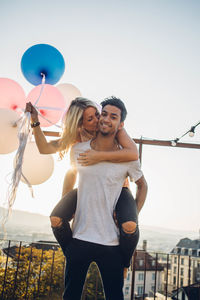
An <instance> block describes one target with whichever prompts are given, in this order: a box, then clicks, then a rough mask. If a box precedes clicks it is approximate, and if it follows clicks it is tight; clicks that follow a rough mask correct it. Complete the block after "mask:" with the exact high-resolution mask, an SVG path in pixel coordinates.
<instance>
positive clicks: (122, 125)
mask: <svg viewBox="0 0 200 300" xmlns="http://www.w3.org/2000/svg"><path fill="white" fill-rule="evenodd" d="M123 127H124V122H121V123H120V124H119V128H118V130H120V129H122V128H123Z"/></svg>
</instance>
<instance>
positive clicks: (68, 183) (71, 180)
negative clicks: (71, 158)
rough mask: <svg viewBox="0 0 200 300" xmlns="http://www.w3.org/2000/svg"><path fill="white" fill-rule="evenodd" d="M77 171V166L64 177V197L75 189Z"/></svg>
mask: <svg viewBox="0 0 200 300" xmlns="http://www.w3.org/2000/svg"><path fill="white" fill-rule="evenodd" d="M76 177H77V171H76V169H75V168H73V169H70V170H69V171H68V172H67V173H66V175H65V178H64V182H63V189H62V197H63V196H64V195H66V194H67V193H69V192H70V191H71V190H73V188H74V185H75V183H76Z"/></svg>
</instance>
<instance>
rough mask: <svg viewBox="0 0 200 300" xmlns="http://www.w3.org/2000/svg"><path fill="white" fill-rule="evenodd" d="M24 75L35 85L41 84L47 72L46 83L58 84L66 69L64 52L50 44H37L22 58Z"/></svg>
mask: <svg viewBox="0 0 200 300" xmlns="http://www.w3.org/2000/svg"><path fill="white" fill-rule="evenodd" d="M21 69H22V73H23V75H24V77H25V78H26V79H27V80H28V81H29V82H30V83H32V84H33V85H38V84H41V82H42V75H41V73H43V74H45V83H47V84H56V83H57V82H58V81H59V80H60V78H61V76H62V75H63V73H64V71H65V61H64V58H63V56H62V54H61V53H60V52H59V51H58V50H57V49H56V48H55V47H53V46H50V45H48V44H37V45H34V46H32V47H30V48H28V49H27V50H26V52H25V53H24V54H23V56H22V59H21Z"/></svg>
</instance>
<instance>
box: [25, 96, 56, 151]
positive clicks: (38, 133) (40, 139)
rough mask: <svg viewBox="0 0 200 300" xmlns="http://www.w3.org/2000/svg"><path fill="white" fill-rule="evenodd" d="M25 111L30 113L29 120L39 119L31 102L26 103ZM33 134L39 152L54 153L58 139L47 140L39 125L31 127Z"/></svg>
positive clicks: (33, 121)
mask: <svg viewBox="0 0 200 300" xmlns="http://www.w3.org/2000/svg"><path fill="white" fill-rule="evenodd" d="M25 111H27V112H30V113H31V122H32V123H36V122H38V121H39V119H38V112H37V110H36V109H35V108H34V106H33V105H32V104H31V102H28V103H26V109H25ZM33 134H34V136H35V142H36V144H37V147H38V150H39V152H40V153H41V154H51V153H56V152H57V151H58V148H59V139H58V140H54V141H50V142H47V140H46V137H45V135H44V133H43V132H42V130H41V128H40V126H37V127H33Z"/></svg>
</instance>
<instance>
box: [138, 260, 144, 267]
mask: <svg viewBox="0 0 200 300" xmlns="http://www.w3.org/2000/svg"><path fill="white" fill-rule="evenodd" d="M143 262H144V261H143V259H140V260H139V266H140V267H141V266H143Z"/></svg>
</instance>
